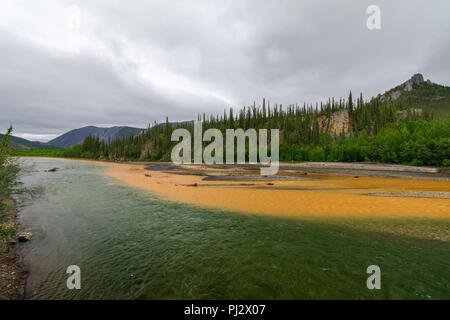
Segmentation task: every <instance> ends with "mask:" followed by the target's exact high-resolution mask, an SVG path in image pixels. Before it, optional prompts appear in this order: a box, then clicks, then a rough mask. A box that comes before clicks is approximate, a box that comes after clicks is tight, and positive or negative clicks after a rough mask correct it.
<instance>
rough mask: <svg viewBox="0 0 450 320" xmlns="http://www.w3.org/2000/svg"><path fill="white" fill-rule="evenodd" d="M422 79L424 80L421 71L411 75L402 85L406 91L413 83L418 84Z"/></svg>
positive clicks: (409, 89)
mask: <svg viewBox="0 0 450 320" xmlns="http://www.w3.org/2000/svg"><path fill="white" fill-rule="evenodd" d="M424 81H425V80H424V79H423V75H422V74H421V73H416V74H415V75H413V76H412V77H411V79H409V80H408V81H406V82H405V83H404V84H403V85H404V87H405V90H406V91H411V90H412V89H413V87H414V85H415V84H419V83H422V82H424Z"/></svg>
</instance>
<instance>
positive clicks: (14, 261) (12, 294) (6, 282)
mask: <svg viewBox="0 0 450 320" xmlns="http://www.w3.org/2000/svg"><path fill="white" fill-rule="evenodd" d="M6 205H7V206H6V210H5V214H4V217H3V220H2V221H1V223H0V232H4V233H6V234H7V237H5V238H4V239H2V240H0V300H18V299H23V297H24V288H25V282H26V277H27V271H26V270H25V268H24V266H23V265H21V263H20V261H19V256H18V255H17V252H16V244H15V240H14V239H13V237H14V235H15V231H16V230H17V221H16V218H17V209H16V205H15V201H14V199H9V200H8V201H7V202H6Z"/></svg>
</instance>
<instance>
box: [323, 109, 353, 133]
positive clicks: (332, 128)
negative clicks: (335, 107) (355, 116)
mask: <svg viewBox="0 0 450 320" xmlns="http://www.w3.org/2000/svg"><path fill="white" fill-rule="evenodd" d="M319 126H320V131H323V130H326V131H327V132H328V133H329V134H331V135H332V136H334V135H336V136H339V135H340V134H342V133H344V134H347V133H348V132H349V130H350V117H349V114H348V111H347V110H346V109H343V110H339V111H336V112H335V113H333V114H331V116H330V117H327V116H322V117H321V119H320V122H319Z"/></svg>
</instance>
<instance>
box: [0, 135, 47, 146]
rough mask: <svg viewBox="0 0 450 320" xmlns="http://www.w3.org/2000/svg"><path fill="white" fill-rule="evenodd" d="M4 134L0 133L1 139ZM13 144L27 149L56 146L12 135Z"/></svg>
mask: <svg viewBox="0 0 450 320" xmlns="http://www.w3.org/2000/svg"><path fill="white" fill-rule="evenodd" d="M3 136H4V135H3V134H0V139H1V138H3ZM10 142H11V145H12V146H13V147H14V148H17V149H25V150H30V149H51V148H54V147H52V146H51V145H49V144H47V143H44V142H39V141H30V140H27V139H23V138H19V137H15V136H12V137H11V140H10Z"/></svg>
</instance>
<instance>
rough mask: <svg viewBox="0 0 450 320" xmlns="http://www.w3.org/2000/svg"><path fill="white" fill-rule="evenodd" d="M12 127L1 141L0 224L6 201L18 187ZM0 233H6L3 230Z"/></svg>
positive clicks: (17, 170) (17, 167)
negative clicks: (12, 155) (12, 149)
mask: <svg viewBox="0 0 450 320" xmlns="http://www.w3.org/2000/svg"><path fill="white" fill-rule="evenodd" d="M11 132H12V127H10V128H9V129H8V131H7V132H6V134H5V135H4V136H3V137H2V138H1V140H0V222H1V221H2V219H3V217H4V213H5V208H6V200H7V199H8V198H9V197H10V196H11V194H12V192H13V191H14V189H15V188H16V187H17V186H18V184H19V182H18V180H17V175H18V173H19V166H18V165H17V163H15V161H14V160H13V159H12V158H11V156H10V155H11V144H10V137H11ZM0 232H4V230H1V228H0Z"/></svg>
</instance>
